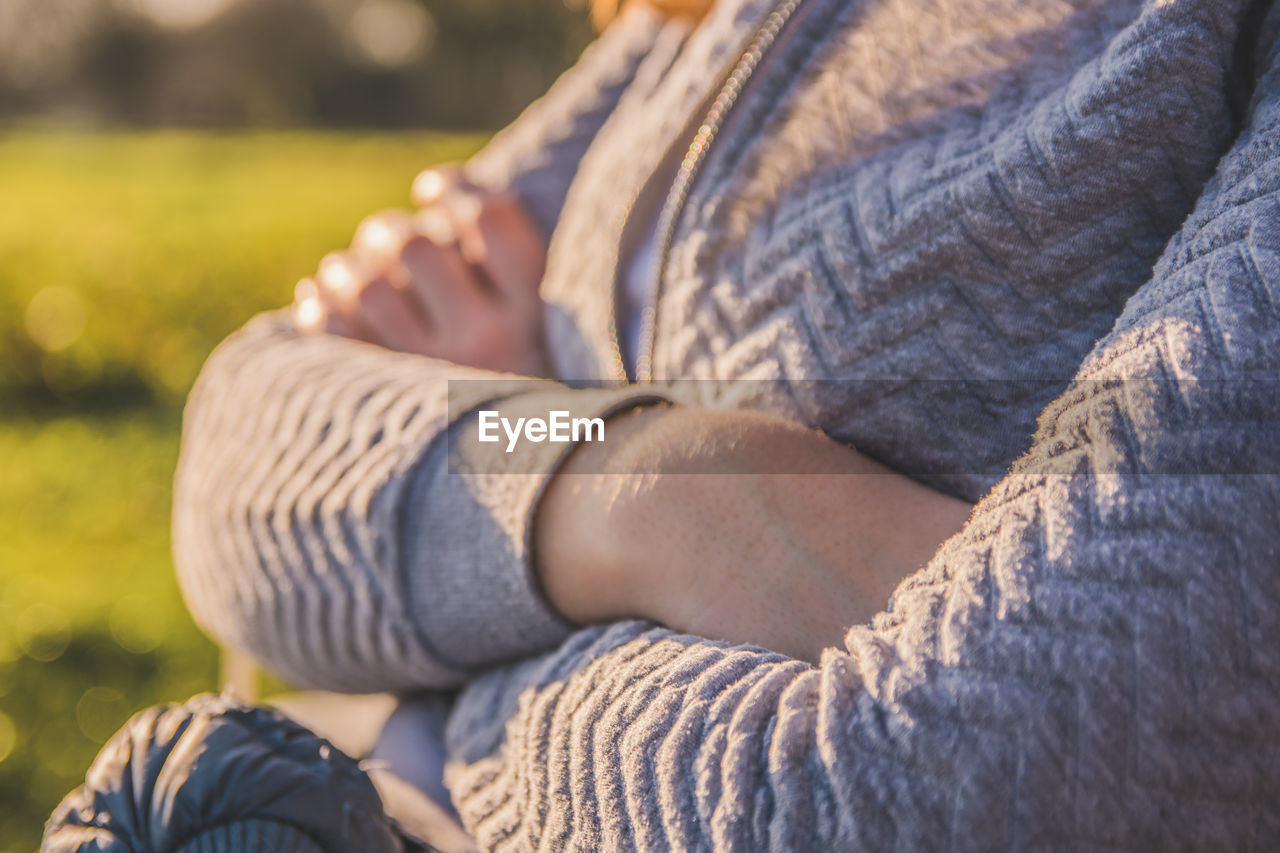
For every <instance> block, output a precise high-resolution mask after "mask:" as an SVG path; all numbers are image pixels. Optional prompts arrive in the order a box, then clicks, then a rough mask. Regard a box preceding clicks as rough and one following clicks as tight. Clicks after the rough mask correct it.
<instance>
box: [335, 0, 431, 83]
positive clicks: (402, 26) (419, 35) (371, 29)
mask: <svg viewBox="0 0 1280 853" xmlns="http://www.w3.org/2000/svg"><path fill="white" fill-rule="evenodd" d="M434 24H435V22H434V21H433V20H432V19H431V16H430V14H429V13H428V12H427V10H425V9H423V8H422V7H421V6H419V5H418V4H416V3H413V2H411V0H365V2H363V3H361V4H360V6H359V7H358V8H357V9H356V11H355V13H354V14H352V16H351V22H350V24H349V34H350V37H351V42H352V47H354V48H355V50H356V53H357V55H358V56H359V58H360V59H363V60H364V61H366V62H368V63H369V64H371V65H376V66H379V67H382V68H402V67H404V66H405V65H408V64H409V63H410V62H413V61H414V60H415V59H417V58H418V57H420V56H422V55H423V54H424V53H426V51H427V48H428V47H430V44H431V39H432V37H433V36H434V35H435V26H434Z"/></svg>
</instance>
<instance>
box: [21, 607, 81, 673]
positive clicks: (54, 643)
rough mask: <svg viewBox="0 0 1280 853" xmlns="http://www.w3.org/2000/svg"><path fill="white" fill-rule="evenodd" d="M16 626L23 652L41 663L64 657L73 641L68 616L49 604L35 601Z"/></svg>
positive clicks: (22, 613)
mask: <svg viewBox="0 0 1280 853" xmlns="http://www.w3.org/2000/svg"><path fill="white" fill-rule="evenodd" d="M13 627H14V634H15V635H16V636H17V640H18V647H19V648H20V649H22V652H23V654H25V655H26V656H27V657H29V658H31V659H32V660H35V661H39V662H41V663H49V662H50V661H55V660H57V659H58V658H60V657H62V653H63V652H65V651H66V650H67V646H68V645H69V644H70V643H71V626H70V624H69V623H68V622H67V617H66V616H65V615H63V613H62V611H60V610H55V609H54V608H52V607H50V606H49V605H47V604H33V605H31V606H30V607H28V608H27V609H26V610H23V611H22V612H21V613H20V614H18V618H17V621H16V622H15V623H14V626H13Z"/></svg>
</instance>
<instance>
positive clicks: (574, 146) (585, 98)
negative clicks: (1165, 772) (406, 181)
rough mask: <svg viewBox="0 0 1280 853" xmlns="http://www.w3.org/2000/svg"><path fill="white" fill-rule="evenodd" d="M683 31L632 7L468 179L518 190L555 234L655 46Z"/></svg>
mask: <svg viewBox="0 0 1280 853" xmlns="http://www.w3.org/2000/svg"><path fill="white" fill-rule="evenodd" d="M682 28H683V25H682V24H679V23H678V22H677V23H664V22H663V20H662V18H661V17H660V16H659V15H658V14H657V13H655V12H654V11H653V10H652V9H650V8H649V7H648V6H647V5H646V4H642V3H631V4H629V5H628V7H627V10H626V12H625V13H624V14H623V15H621V16H620V17H619V18H618V19H617V20H616V21H614V22H613V23H612V24H610V25H609V27H608V28H607V29H606V30H605V31H604V32H603V33H602V34H601V35H600V37H599V38H598V39H597V40H596V41H595V42H594V43H592V44H591V45H589V46H588V47H587V49H586V50H585V51H584V52H583V54H582V56H581V57H580V58H579V59H578V61H577V62H576V63H575V64H574V65H573V66H572V67H571V68H570V69H569V70H568V71H566V72H565V73H564V74H563V75H561V76H560V78H559V79H558V80H557V81H556V82H555V84H554V85H553V86H552V87H551V89H550V90H548V91H547V93H546V94H545V95H543V96H542V97H541V98H539V99H538V100H537V101H534V102H533V104H531V105H530V106H529V107H528V108H527V109H526V110H525V111H524V112H523V113H521V115H520V116H519V117H518V118H517V119H516V120H515V121H514V122H512V123H511V124H510V125H509V126H507V128H506V129H504V130H503V131H501V132H500V133H498V134H497V135H496V136H495V137H494V138H493V139H492V140H491V141H490V142H489V144H488V145H487V146H485V148H484V149H483V150H482V151H481V152H480V153H478V154H476V155H475V156H474V157H472V158H471V160H470V161H468V163H467V165H466V175H467V177H468V178H469V179H470V180H471V181H473V182H475V183H476V184H479V185H480V186H483V187H487V188H489V189H494V190H499V189H501V190H508V191H511V192H513V193H515V194H516V195H517V196H518V197H519V198H520V200H521V201H522V202H523V203H524V205H525V207H526V208H527V209H528V210H529V212H530V213H531V214H532V216H533V218H534V220H535V221H536V222H537V223H538V224H539V225H540V226H541V227H542V229H543V233H545V234H550V233H551V232H552V231H553V230H554V228H555V224H556V221H557V220H558V219H559V218H560V208H561V207H562V206H563V204H564V199H565V195H566V194H567V192H568V190H569V184H570V182H572V180H573V177H574V175H575V174H577V171H578V162H579V161H580V160H581V159H582V155H583V154H585V153H586V150H587V147H588V146H589V145H590V144H591V141H592V140H593V139H594V138H595V136H596V133H597V131H599V130H600V127H601V126H602V125H603V124H604V122H605V120H606V119H608V117H609V116H610V114H611V113H612V112H613V108H614V107H615V106H616V105H617V103H618V100H619V98H621V97H622V94H623V92H624V91H625V90H626V88H627V85H628V84H629V83H630V82H631V80H632V78H633V77H634V76H635V74H636V71H637V69H638V68H639V67H640V64H641V63H642V62H643V61H644V59H645V57H646V56H648V55H649V52H650V48H652V47H653V45H654V43H655V41H656V40H657V39H659V38H665V37H679V36H680V30H681V29H682ZM664 32H666V33H667V35H666V36H664V35H663V33H664Z"/></svg>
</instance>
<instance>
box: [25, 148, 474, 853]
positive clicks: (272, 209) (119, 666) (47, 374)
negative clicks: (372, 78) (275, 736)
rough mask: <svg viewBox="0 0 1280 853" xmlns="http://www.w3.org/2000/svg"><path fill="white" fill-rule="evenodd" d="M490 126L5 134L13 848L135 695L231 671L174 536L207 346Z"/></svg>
mask: <svg viewBox="0 0 1280 853" xmlns="http://www.w3.org/2000/svg"><path fill="white" fill-rule="evenodd" d="M482 142H483V138H482V137H480V136H476V135H445V134H424V133H416V134H394V135H390V134H374V135H370V134H334V133H287V134H278V133H277V134H235V135H212V134H193V133H179V132H160V133H146V134H139V133H61V132H56V131H48V130H37V129H29V130H25V131H18V132H12V133H9V134H7V135H4V136H0V188H2V190H3V195H4V204H2V205H0V853H16V851H29V850H32V849H34V848H35V847H36V845H37V844H38V842H39V836H40V831H41V827H42V824H43V821H44V819H45V818H46V817H47V816H48V814H49V812H50V811H51V810H52V809H53V807H54V806H55V805H56V804H57V802H58V800H59V799H60V798H61V797H62V796H63V795H64V794H65V793H67V792H68V791H69V790H70V789H71V788H73V787H75V786H76V785H77V784H79V783H80V782H81V781H82V780H83V776H84V771H85V770H86V769H87V767H88V765H89V762H90V761H91V759H92V757H93V756H94V754H95V753H96V752H97V751H98V749H99V748H100V746H101V744H102V743H103V741H104V740H105V739H106V738H107V737H108V736H109V735H110V734H111V733H112V732H114V731H115V730H116V729H117V728H118V727H119V726H120V725H121V724H122V723H123V722H124V721H125V720H126V719H127V717H128V716H129V715H130V714H131V713H133V712H134V711H136V710H138V709H140V708H142V707H145V706H146V705H148V704H151V703H154V702H160V701H169V700H180V699H183V698H185V697H186V696H187V695H189V694H191V693H194V692H198V691H200V690H211V689H215V688H216V668H217V665H216V659H217V656H216V650H215V649H214V647H213V645H212V644H211V643H210V642H209V641H208V640H207V639H206V638H204V637H203V636H202V635H201V634H200V633H199V631H198V630H197V629H196V628H195V626H194V625H193V624H192V622H191V620H190V617H189V616H188V615H187V613H186V610H185V608H184V607H183V605H182V602H181V599H180V596H179V594H178V590H177V586H176V583H175V581H174V578H173V570H172V563H171V558H170V552H169V506H170V481H171V477H172V472H173V467H174V464H175V461H176V458H177V450H178V430H179V426H180V418H181V414H180V413H181V406H182V400H183V398H184V396H185V393H186V391H187V389H188V388H189V387H190V384H191V382H192V380H193V379H194V378H195V375H196V373H197V371H198V370H199V366H200V364H201V363H202V361H203V360H204V358H205V357H206V356H207V355H208V353H209V351H210V350H211V349H212V348H213V347H214V346H215V345H216V344H217V342H218V341H219V340H220V339H221V338H222V337H224V336H225V335H226V334H227V333H228V332H230V331H232V330H233V329H234V328H236V327H237V326H238V325H240V324H241V323H243V322H244V320H246V319H247V318H248V317H249V316H250V315H252V314H253V313H255V312H257V311H260V310H263V309H266V308H270V307H274V306H277V305H280V304H283V303H285V302H287V301H288V300H289V298H290V296H291V293H292V288H293V283H294V282H295V281H296V280H297V279H298V278H299V277H301V276H302V275H305V274H307V273H308V272H310V271H311V270H313V269H314V268H315V265H316V263H317V261H318V260H319V258H320V257H321V256H322V255H323V254H324V253H325V252H326V251H329V250H331V249H334V248H339V247H341V246H343V245H345V244H346V243H347V242H348V241H349V239H350V236H351V233H352V231H353V230H354V228H355V226H356V224H357V223H358V222H359V220H360V218H361V217H362V216H363V215H364V214H366V213H368V212H370V211H373V210H375V209H378V208H382V207H388V206H403V205H404V204H406V202H407V198H406V196H407V188H408V185H409V181H410V179H411V178H412V176H413V174H414V172H415V171H416V170H418V169H420V168H421V167H423V166H425V165H429V164H431V163H435V162H442V161H446V160H453V159H459V158H462V157H465V156H466V155H468V154H469V153H471V152H472V151H474V150H476V149H477V148H478V147H479V145H480V144H482Z"/></svg>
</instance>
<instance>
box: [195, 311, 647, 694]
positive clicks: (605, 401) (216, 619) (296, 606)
mask: <svg viewBox="0 0 1280 853" xmlns="http://www.w3.org/2000/svg"><path fill="white" fill-rule="evenodd" d="M461 379H470V380H473V381H471V382H461V383H459V382H454V385H453V393H452V400H451V399H450V380H461ZM476 380H485V381H476ZM632 396H633V392H632V391H630V390H628V389H622V390H619V391H604V390H587V391H571V390H569V389H566V388H564V387H563V386H560V385H558V384H556V383H552V382H534V381H530V380H524V379H520V378H518V377H511V376H505V377H504V376H503V375H501V374H494V373H490V372H487V371H481V370H477V369H473V368H465V367H460V366H458V365H453V364H449V363H447V362H444V361H440V360H436V359H429V358H423V357H421V356H415V355H406V354H403V353H395V352H391V351H389V350H385V349H382V348H380V347H374V346H370V345H367V344H361V343H357V342H353V341H348V340H344V339H341V338H337V337H334V336H330V335H300V334H298V333H297V332H295V331H293V330H292V327H291V324H290V322H289V320H288V318H287V317H285V316H284V315H282V314H275V315H268V316H265V317H260V318H258V319H256V320H254V321H253V322H251V323H250V324H249V325H248V326H246V327H245V329H243V330H241V331H240V332H238V333H236V334H235V335H233V336H232V338H231V339H229V340H228V341H227V342H226V343H224V344H223V345H222V346H221V347H219V349H218V350H217V351H216V352H215V354H214V355H213V356H212V357H211V358H210V361H209V363H208V365H206V367H205V369H204V371H203V373H202V375H201V379H200V380H199V382H198V383H197V386H196V388H195V390H194V391H193V393H192V398H191V401H190V403H189V405H188V409H187V413H186V419H185V423H184V436H183V452H182V458H181V460H180V464H179V472H178V477H177V482H176V486H175V505H174V543H175V554H176V558H177V566H178V570H179V578H180V580H181V581H182V586H183V591H184V593H185V595H186V598H187V602H188V604H189V606H190V607H191V609H192V612H193V614H194V615H195V617H196V618H197V620H198V621H199V622H200V623H201V625H202V626H204V627H205V628H206V629H207V630H208V631H209V632H210V633H211V634H213V635H214V636H215V637H217V638H218V639H219V640H221V641H222V642H226V643H229V644H231V645H234V646H237V647H240V648H243V649H245V650H247V651H250V652H252V653H254V654H255V655H256V656H258V657H259V658H261V659H262V660H263V661H264V662H265V663H266V664H267V665H268V666H270V667H271V668H272V669H274V670H276V671H277V672H278V673H280V674H281V675H282V676H284V677H285V678H287V679H289V680H290V681H292V682H295V683H298V684H308V685H317V686H324V687H327V688H330V689H340V690H347V691H363V690H396V689H411V688H415V687H425V686H443V685H451V684H457V683H459V682H461V681H462V680H464V679H465V678H466V677H468V675H469V674H470V673H472V672H474V671H475V670H477V669H479V668H482V667H484V666H486V665H491V664H492V663H495V662H497V661H500V660H504V659H508V658H510V657H513V656H518V655H520V654H527V653H532V652H534V651H537V650H539V649H545V648H548V647H550V646H553V645H554V644H555V643H556V642H558V641H559V640H561V639H562V638H563V637H564V636H566V635H567V632H568V630H569V626H568V625H567V624H566V623H565V622H564V621H563V620H562V619H561V618H560V617H559V616H558V615H557V614H556V613H555V612H554V610H552V609H551V608H550V607H548V606H547V604H546V603H545V602H544V600H543V598H542V596H541V593H540V592H539V591H538V589H537V586H536V582H535V581H534V579H533V578H532V577H531V574H530V569H529V553H528V546H527V538H528V532H529V531H528V519H529V516H530V514H531V512H532V508H533V506H534V505H535V502H536V500H537V497H538V495H539V494H540V492H541V489H542V486H543V484H544V482H545V480H546V477H547V476H548V475H549V472H550V471H551V470H553V469H554V467H555V466H556V465H557V464H558V462H559V456H560V454H561V453H562V452H563V450H562V448H559V447H547V446H545V445H543V446H541V447H540V449H539V450H538V451H536V452H531V453H526V454H520V455H519V459H518V460H512V461H513V462H514V461H518V462H519V464H520V466H521V467H520V470H519V472H518V473H514V474H513V473H509V472H508V471H507V470H506V469H505V468H504V467H503V465H504V464H507V462H508V457H506V456H505V455H502V454H499V455H498V457H496V458H495V459H491V460H488V461H487V462H486V463H485V466H484V467H482V468H481V469H479V470H476V471H474V472H473V473H463V471H464V470H465V463H466V461H467V460H465V459H464V460H461V462H460V461H459V460H458V458H457V453H458V452H459V450H460V447H462V446H463V444H464V443H462V442H457V441H450V438H449V436H450V431H451V430H452V431H454V433H455V434H456V433H457V432H458V431H460V430H461V431H465V430H466V429H467V427H468V425H469V424H471V425H474V420H473V419H474V417H475V411H474V409H475V407H476V406H478V405H479V404H481V403H484V402H486V401H492V400H502V401H503V405H504V407H511V408H519V407H527V408H530V409H531V410H541V411H544V412H545V411H547V410H549V409H555V408H575V407H576V408H579V409H582V410H583V411H584V412H590V411H594V412H597V413H598V412H602V411H609V410H611V409H612V407H614V406H615V405H618V406H625V405H626V404H627V401H628V400H629V399H631V397H632ZM451 403H452V406H451Z"/></svg>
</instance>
